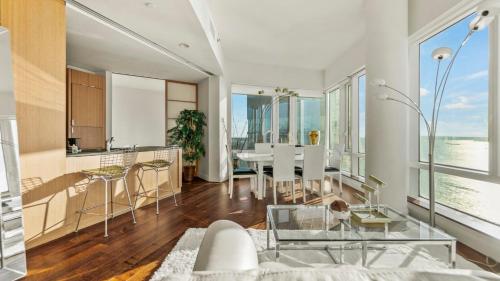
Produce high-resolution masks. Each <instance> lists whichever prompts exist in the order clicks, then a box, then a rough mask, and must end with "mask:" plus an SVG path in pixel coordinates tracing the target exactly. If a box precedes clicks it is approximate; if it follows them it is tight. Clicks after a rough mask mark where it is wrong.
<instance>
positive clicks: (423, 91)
mask: <svg viewBox="0 0 500 281" xmlns="http://www.w3.org/2000/svg"><path fill="white" fill-rule="evenodd" d="M473 17H474V15H471V16H469V17H466V18H465V19H463V20H461V21H459V22H458V23H456V24H454V25H452V26H451V27H449V28H448V29H446V30H444V31H442V32H440V33H438V34H436V35H435V36H433V37H431V38H429V39H428V40H426V41H425V42H423V43H421V44H420V103H421V106H422V108H423V111H424V113H425V114H426V116H430V115H431V112H432V103H433V96H434V94H433V93H434V84H435V73H436V62H435V61H434V60H433V59H432V56H431V54H432V51H433V50H434V49H436V48H438V47H441V46H450V47H451V48H453V49H454V50H456V49H457V48H458V45H459V44H460V42H461V40H462V39H463V37H464V36H465V34H467V32H468V30H469V27H468V24H469V22H470V21H471V20H472V19H473ZM488 49H489V44H488V31H487V30H483V31H481V32H477V33H476V34H474V36H473V37H472V38H471V39H470V40H469V42H467V45H465V46H464V47H463V49H462V51H461V53H460V54H459V57H458V58H457V60H456V62H455V65H454V66H453V70H452V71H451V74H450V77H449V79H448V81H449V83H448V85H447V88H446V90H445V93H444V96H443V102H442V105H441V111H440V114H439V124H438V129H437V135H438V137H437V138H436V148H435V149H436V150H435V162H436V163H438V164H444V165H450V166H456V167H463V168H468V169H475V170H482V171H488V163H489V161H488V155H489V147H488V67H489V55H488ZM445 62H446V63H448V62H449V60H448V61H445ZM444 68H445V67H444V66H443V67H441V69H444ZM420 135H421V137H420V160H421V161H425V162H427V161H428V155H427V154H428V143H427V142H428V140H427V133H426V130H425V126H424V124H423V122H421V128H420Z"/></svg>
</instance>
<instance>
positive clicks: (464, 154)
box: [420, 137, 500, 225]
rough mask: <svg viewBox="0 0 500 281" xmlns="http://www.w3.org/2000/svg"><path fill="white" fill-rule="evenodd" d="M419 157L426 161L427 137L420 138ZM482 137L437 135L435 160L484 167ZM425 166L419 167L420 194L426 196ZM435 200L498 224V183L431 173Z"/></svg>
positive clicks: (485, 148)
mask: <svg viewBox="0 0 500 281" xmlns="http://www.w3.org/2000/svg"><path fill="white" fill-rule="evenodd" d="M420 146H421V149H420V151H421V156H420V157H421V160H422V161H427V160H428V157H427V155H426V154H427V138H426V137H423V138H421V142H420ZM488 154H489V147H488V140H487V139H486V138H461V137H438V138H437V139H436V151H435V161H436V163H439V164H446V165H451V166H457V167H465V168H469V169H475V170H480V171H485V172H486V171H488V165H489V163H488ZM428 177H429V176H428V172H427V170H422V171H420V196H423V197H425V198H428V195H429V193H428V187H429V181H428V180H429V178H428ZM435 183H436V201H437V202H438V203H440V204H443V205H446V206H448V207H451V208H454V209H457V210H460V211H463V212H466V213H470V214H472V215H474V216H476V217H479V218H481V219H484V220H487V221H490V222H493V223H496V224H499V225H500V204H499V199H500V184H496V183H490V182H484V181H478V180H473V179H468V178H462V177H457V176H451V175H446V174H441V173H436V174H435Z"/></svg>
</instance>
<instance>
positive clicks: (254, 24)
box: [208, 0, 365, 70]
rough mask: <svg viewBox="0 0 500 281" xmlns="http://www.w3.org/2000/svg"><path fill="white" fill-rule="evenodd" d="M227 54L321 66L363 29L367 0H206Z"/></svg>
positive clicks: (274, 62)
mask: <svg viewBox="0 0 500 281" xmlns="http://www.w3.org/2000/svg"><path fill="white" fill-rule="evenodd" d="M208 2H209V6H210V9H211V12H212V14H213V18H214V21H215V25H216V26H217V30H218V32H219V34H220V38H221V44H222V50H223V52H224V57H225V58H227V59H229V60H234V61H240V62H248V63H259V64H267V65H281V66H290V67H298V68H307V69H316V70H322V69H325V68H326V67H327V66H328V65H330V64H331V63H332V62H333V61H334V60H335V59H336V58H337V57H338V56H340V55H341V54H342V53H343V52H345V51H346V50H347V49H348V48H349V47H351V46H352V45H353V44H355V43H357V42H358V41H359V40H360V39H361V38H362V36H363V35H364V32H365V22H364V20H363V19H364V17H363V3H364V0H272V1H270V0H252V1H249V0H208Z"/></svg>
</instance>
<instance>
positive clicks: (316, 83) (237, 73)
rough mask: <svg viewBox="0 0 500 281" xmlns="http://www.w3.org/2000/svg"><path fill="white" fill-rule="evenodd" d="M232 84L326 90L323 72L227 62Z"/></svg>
mask: <svg viewBox="0 0 500 281" xmlns="http://www.w3.org/2000/svg"><path fill="white" fill-rule="evenodd" d="M225 65H226V69H227V72H228V73H229V74H230V75H231V83H233V84H242V85H254V86H267V87H276V86H280V87H287V88H290V89H294V88H296V89H304V90H318V91H322V90H323V89H324V85H323V71H322V70H311V69H301V68H293V67H285V66H273V65H263V64H250V63H241V62H235V61H226V64H225Z"/></svg>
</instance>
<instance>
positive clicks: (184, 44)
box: [179, 42, 191, 49]
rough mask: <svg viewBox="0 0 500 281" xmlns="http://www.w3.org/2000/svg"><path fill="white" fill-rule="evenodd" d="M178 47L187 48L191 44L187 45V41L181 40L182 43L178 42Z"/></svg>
mask: <svg viewBox="0 0 500 281" xmlns="http://www.w3.org/2000/svg"><path fill="white" fill-rule="evenodd" d="M179 47H181V48H184V49H187V48H189V47H191V46H189V44H187V43H184V42H182V43H179Z"/></svg>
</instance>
